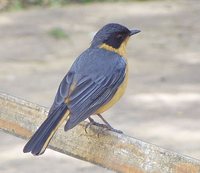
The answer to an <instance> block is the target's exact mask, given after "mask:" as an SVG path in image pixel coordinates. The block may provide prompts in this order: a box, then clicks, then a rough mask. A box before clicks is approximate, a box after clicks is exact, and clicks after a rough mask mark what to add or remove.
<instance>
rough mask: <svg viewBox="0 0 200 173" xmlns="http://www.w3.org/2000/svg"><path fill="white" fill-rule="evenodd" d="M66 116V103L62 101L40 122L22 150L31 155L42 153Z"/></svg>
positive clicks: (67, 112)
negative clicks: (61, 103) (57, 107)
mask: <svg viewBox="0 0 200 173" xmlns="http://www.w3.org/2000/svg"><path fill="white" fill-rule="evenodd" d="M68 117H69V111H68V108H67V105H66V104H65V103H63V105H61V106H60V107H59V109H57V110H55V111H54V112H53V113H51V115H49V116H48V118H47V119H46V120H45V121H44V122H43V123H42V125H41V126H40V127H39V129H38V130H37V131H36V132H35V133H34V135H33V136H32V137H31V139H30V140H29V141H28V143H27V144H26V145H25V147H24V149H23V152H24V153H27V152H31V153H32V154H33V155H40V154H43V153H44V151H45V150H46V148H47V146H48V144H49V142H50V140H51V138H52V137H53V135H54V134H55V132H56V130H57V129H58V127H59V126H60V125H61V124H62V123H63V121H64V120H66V119H67V118H68Z"/></svg>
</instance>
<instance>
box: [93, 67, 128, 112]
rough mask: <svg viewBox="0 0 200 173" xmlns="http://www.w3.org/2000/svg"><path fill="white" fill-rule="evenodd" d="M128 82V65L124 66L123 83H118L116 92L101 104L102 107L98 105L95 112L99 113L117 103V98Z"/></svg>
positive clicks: (122, 92) (121, 94)
mask: <svg viewBox="0 0 200 173" xmlns="http://www.w3.org/2000/svg"><path fill="white" fill-rule="evenodd" d="M127 84H128V67H126V75H125V79H124V81H123V83H122V84H121V85H120V87H119V88H118V90H117V92H116V93H115V95H114V96H113V98H112V99H111V100H110V101H109V102H108V103H107V104H105V105H103V106H102V107H100V108H99V109H98V110H97V111H96V114H100V113H103V112H105V111H107V110H108V109H110V108H111V107H112V106H113V105H114V104H115V103H117V102H118V101H119V99H120V98H121V97H122V96H123V94H124V92H125V90H126V87H127Z"/></svg>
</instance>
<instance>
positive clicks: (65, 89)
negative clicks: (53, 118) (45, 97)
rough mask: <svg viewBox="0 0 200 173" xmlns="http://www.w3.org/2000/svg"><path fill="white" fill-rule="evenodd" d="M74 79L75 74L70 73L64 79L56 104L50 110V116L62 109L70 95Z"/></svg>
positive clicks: (55, 100) (57, 94)
mask: <svg viewBox="0 0 200 173" xmlns="http://www.w3.org/2000/svg"><path fill="white" fill-rule="evenodd" d="M73 77H74V73H72V72H68V73H67V74H66V76H65V77H64V78H63V80H62V82H61V83H60V86H59V88H58V91H57V93H56V97H55V99H54V102H53V104H52V106H51V108H50V110H49V116H50V115H53V113H54V112H55V111H56V110H58V109H59V108H60V106H61V105H62V103H63V102H65V100H66V98H67V96H68V94H69V91H70V87H71V84H72V82H73Z"/></svg>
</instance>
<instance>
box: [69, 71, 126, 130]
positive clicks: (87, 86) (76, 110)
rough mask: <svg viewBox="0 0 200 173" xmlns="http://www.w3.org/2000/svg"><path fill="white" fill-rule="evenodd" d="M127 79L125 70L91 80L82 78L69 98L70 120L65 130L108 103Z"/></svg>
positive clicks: (87, 77) (86, 77)
mask: <svg viewBox="0 0 200 173" xmlns="http://www.w3.org/2000/svg"><path fill="white" fill-rule="evenodd" d="M124 78H125V68H117V69H116V70H115V71H112V73H111V74H107V75H106V76H99V77H97V78H96V79H91V78H90V77H89V76H85V77H82V79H81V80H80V81H79V82H78V84H77V85H76V86H75V87H74V89H73V91H72V92H71V93H70V95H69V96H68V100H69V102H68V108H69V109H70V118H69V120H68V121H67V124H66V126H65V130H68V129H71V128H72V127H74V126H75V125H77V124H78V123H80V122H81V121H83V120H85V119H86V118H88V117H89V116H90V115H91V114H93V113H95V112H96V111H97V110H98V109H99V108H100V107H101V106H103V105H105V104H106V103H108V102H109V101H110V100H111V99H112V97H113V96H114V94H115V93H116V91H117V89H118V87H119V86H120V85H121V84H122V82H123V80H124Z"/></svg>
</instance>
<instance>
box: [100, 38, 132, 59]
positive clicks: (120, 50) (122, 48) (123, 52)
mask: <svg viewBox="0 0 200 173" xmlns="http://www.w3.org/2000/svg"><path fill="white" fill-rule="evenodd" d="M128 39H129V38H128V37H127V38H126V39H125V40H124V41H123V42H122V44H121V45H120V47H119V48H114V47H112V46H110V45H108V44H106V43H103V44H101V45H100V46H99V47H100V48H101V49H105V50H108V51H111V52H115V53H117V54H119V55H120V56H122V57H125V55H126V45H127V42H128Z"/></svg>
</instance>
